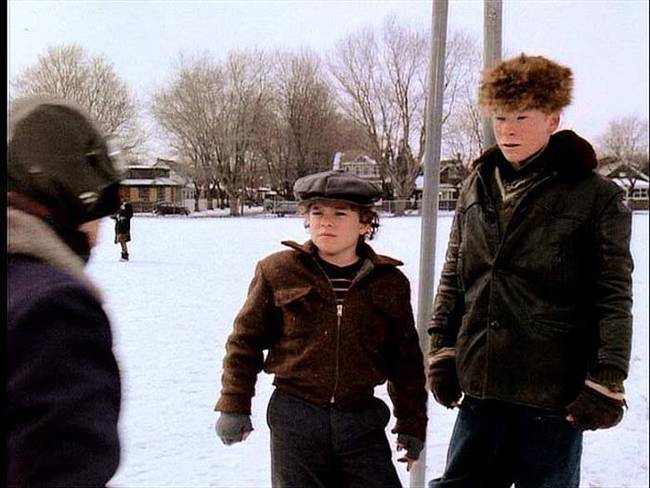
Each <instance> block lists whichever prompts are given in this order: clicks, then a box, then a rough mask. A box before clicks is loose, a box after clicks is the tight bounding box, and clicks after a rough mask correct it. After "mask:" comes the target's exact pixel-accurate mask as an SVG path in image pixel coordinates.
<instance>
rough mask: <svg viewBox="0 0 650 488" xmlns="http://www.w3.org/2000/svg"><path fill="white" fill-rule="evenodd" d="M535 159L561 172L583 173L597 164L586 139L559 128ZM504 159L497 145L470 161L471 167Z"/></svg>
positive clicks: (478, 166) (589, 170) (476, 167)
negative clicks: (541, 160)
mask: <svg viewBox="0 0 650 488" xmlns="http://www.w3.org/2000/svg"><path fill="white" fill-rule="evenodd" d="M537 159H543V160H544V161H546V162H547V163H548V165H549V169H552V170H556V171H558V172H561V173H569V174H574V175H584V174H587V173H589V172H591V171H593V170H594V169H595V168H596V167H597V166H598V159H597V158H596V152H595V151H594V148H593V147H592V146H591V144H589V142H588V141H586V140H585V139H583V138H582V137H580V136H579V135H578V134H576V133H575V132H573V131H571V130H561V131H558V132H556V133H555V134H553V135H551V137H550V139H549V142H548V144H547V146H546V148H545V149H544V151H542V153H541V154H540V155H539V157H538V158H537ZM499 160H501V161H505V158H504V156H503V153H502V152H501V150H500V149H499V147H498V146H496V145H495V146H492V147H490V148H489V149H487V150H486V151H485V152H484V153H483V154H482V155H481V157H480V158H478V159H477V160H475V161H474V162H473V163H472V169H479V168H480V167H481V166H483V165H494V164H497V162H498V161H499ZM508 164H509V163H508Z"/></svg>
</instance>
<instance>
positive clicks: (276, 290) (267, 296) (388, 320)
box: [215, 241, 427, 440]
mask: <svg viewBox="0 0 650 488" xmlns="http://www.w3.org/2000/svg"><path fill="white" fill-rule="evenodd" d="M283 244H285V245H287V246H289V247H290V248H291V250H285V251H281V252H277V253H274V254H272V255H270V256H268V257H266V258H265V259H263V260H262V261H260V262H259V263H258V265H257V268H256V270H255V276H254V277H253V280H252V282H251V284H250V288H249V292H248V297H247V299H246V302H245V304H244V306H243V308H242V309H241V311H240V312H239V314H238V315H237V317H236V319H235V325H234V330H233V332H232V334H231V335H230V337H229V338H228V342H227V344H226V356H225V358H224V361H223V369H224V372H223V376H222V386H223V388H222V391H221V397H220V398H219V401H218V402H217V405H216V407H215V410H218V411H221V412H238V413H250V408H251V398H252V396H253V395H254V393H255V381H256V378H257V374H258V372H259V371H260V370H262V369H264V371H265V372H267V373H271V374H274V375H275V379H274V382H273V383H274V385H275V386H276V387H277V388H279V389H280V390H282V391H284V392H286V393H288V394H291V395H294V396H297V397H300V398H302V399H304V400H306V401H308V402H311V403H314V404H317V405H331V404H333V405H335V406H337V407H338V408H341V409H354V408H355V405H360V404H363V403H364V402H366V401H368V400H369V399H370V398H372V396H373V389H374V387H375V386H376V385H380V384H382V383H384V382H386V381H388V393H389V395H390V397H391V400H392V402H393V407H394V410H393V412H394V415H395V417H396V419H397V424H396V426H395V428H394V429H393V432H396V433H403V434H408V435H412V436H415V437H417V438H419V439H422V440H424V439H425V432H426V423H427V416H426V390H425V376H424V363H423V357H422V353H421V351H420V347H419V343H418V336H417V332H416V329H415V326H414V323H413V312H412V309H411V296H410V286H409V282H408V279H407V278H406V277H405V276H404V274H403V273H402V272H401V271H399V270H398V269H397V268H396V266H398V265H401V264H402V263H401V262H400V261H397V260H395V259H392V258H389V257H386V256H380V255H377V254H375V253H374V251H373V250H372V249H371V248H370V246H368V245H366V244H362V245H361V248H360V252H361V254H362V255H363V256H365V260H364V263H363V266H362V268H361V270H360V272H359V274H358V275H357V277H356V279H355V280H354V282H353V283H352V286H351V287H350V289H349V291H348V293H347V294H346V297H345V301H344V303H343V306H342V307H337V305H336V300H335V295H334V290H333V289H332V286H331V284H330V282H329V280H328V278H327V276H326V274H325V273H324V271H323V270H322V269H321V267H320V266H319V264H318V263H317V261H316V260H315V259H314V252H315V246H314V245H313V243H312V242H311V241H307V242H306V243H305V244H304V245H300V244H297V243H295V242H291V241H285V242H283ZM264 350H268V354H267V355H266V357H264V354H263V351H264Z"/></svg>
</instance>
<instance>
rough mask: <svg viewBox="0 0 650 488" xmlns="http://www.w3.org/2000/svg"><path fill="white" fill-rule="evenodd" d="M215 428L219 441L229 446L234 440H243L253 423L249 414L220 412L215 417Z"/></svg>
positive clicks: (251, 429) (250, 430)
mask: <svg viewBox="0 0 650 488" xmlns="http://www.w3.org/2000/svg"><path fill="white" fill-rule="evenodd" d="M215 429H216V431H217V435H218V436H219V438H220V439H221V441H222V442H223V443H224V444H225V445H227V446H229V445H230V444H235V443H236V442H241V441H245V440H246V438H247V437H248V436H249V434H250V433H251V432H252V431H253V424H252V423H251V417H250V415H246V414H244V413H226V412H222V413H221V415H219V418H218V419H217V424H216V425H215Z"/></svg>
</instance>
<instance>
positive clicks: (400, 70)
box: [329, 18, 476, 211]
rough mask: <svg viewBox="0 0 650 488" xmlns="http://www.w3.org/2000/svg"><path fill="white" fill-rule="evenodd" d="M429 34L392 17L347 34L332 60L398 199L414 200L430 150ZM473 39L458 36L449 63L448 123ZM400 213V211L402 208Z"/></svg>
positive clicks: (350, 108) (346, 104) (348, 109)
mask: <svg viewBox="0 0 650 488" xmlns="http://www.w3.org/2000/svg"><path fill="white" fill-rule="evenodd" d="M428 39H429V36H428V33H427V32H426V31H423V30H416V29H413V28H409V27H407V26H404V25H400V24H398V23H397V22H396V21H395V20H394V19H393V18H387V19H386V21H385V22H384V25H383V28H382V30H381V32H379V33H378V32H376V31H374V30H371V29H365V30H362V31H359V32H357V33H353V34H351V35H349V36H347V37H346V38H344V39H343V40H342V41H341V42H340V43H339V44H338V45H337V47H336V49H335V50H334V52H333V53H332V54H331V56H330V58H329V65H330V69H331V72H332V75H333V76H334V78H335V79H336V80H337V82H338V86H339V88H340V94H341V99H342V108H343V110H344V112H345V114H346V115H347V116H349V117H350V118H351V119H352V120H353V121H354V122H355V123H357V124H359V125H360V126H362V127H364V129H365V131H366V136H367V138H368V140H369V141H371V146H372V154H371V155H372V156H373V157H374V158H375V159H376V160H377V161H378V162H379V166H380V174H381V176H382V179H384V180H386V181H390V183H391V186H392V188H393V190H394V195H395V197H397V198H399V199H408V198H409V197H410V196H411V194H412V192H413V189H414V187H415V179H416V177H417V175H418V172H419V171H420V165H421V161H422V156H423V154H424V135H425V120H424V113H425V102H426V76H427V66H428ZM470 41H471V40H470V39H469V38H468V37H467V36H465V35H463V34H458V33H456V34H453V35H452V36H451V38H450V40H449V42H448V49H447V56H446V61H445V67H446V68H445V80H444V94H445V103H444V113H443V123H444V122H445V121H446V120H447V119H448V118H449V116H450V114H451V113H452V112H453V110H454V108H455V106H456V105H457V104H458V101H457V99H458V98H459V97H461V96H466V93H467V90H463V88H464V87H465V86H467V85H468V84H469V81H468V73H471V72H472V70H473V69H476V68H475V67H474V66H472V65H470V64H469V63H468V62H467V59H468V58H467V51H468V49H469V48H471V42H470ZM398 211H399V210H398Z"/></svg>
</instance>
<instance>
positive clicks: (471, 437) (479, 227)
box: [428, 54, 632, 488]
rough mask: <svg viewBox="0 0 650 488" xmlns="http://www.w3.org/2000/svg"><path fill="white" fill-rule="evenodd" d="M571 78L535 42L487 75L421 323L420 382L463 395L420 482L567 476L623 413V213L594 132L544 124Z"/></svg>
mask: <svg viewBox="0 0 650 488" xmlns="http://www.w3.org/2000/svg"><path fill="white" fill-rule="evenodd" d="M572 85H573V79H572V73H571V70H570V69H569V68H567V67H564V66H561V65H559V64H557V63H555V62H553V61H551V60H549V59H546V58H544V57H541V56H526V55H523V54H522V55H521V56H519V57H517V58H514V59H510V60H507V61H503V62H501V63H499V64H497V65H496V66H495V67H493V68H492V69H490V70H488V71H487V72H485V73H484V74H483V78H482V81H481V84H480V88H479V103H480V105H481V108H482V110H483V111H484V112H485V114H486V115H488V116H490V117H491V118H492V124H493V128H494V134H495V137H496V141H497V145H496V146H494V147H492V148H490V149H488V150H487V151H486V152H485V153H484V154H483V155H482V156H481V157H480V158H479V159H478V160H476V161H475V162H474V168H473V172H472V174H471V176H470V177H469V178H468V179H467V181H466V182H465V184H464V186H463V190H462V192H461V196H460V198H459V204H458V208H457V210H456V214H455V218H454V222H453V224H452V230H451V236H450V240H449V245H448V250H447V255H446V262H445V265H444V268H443V271H442V275H441V278H440V283H439V286H438V291H437V295H436V299H435V303H434V311H433V316H432V320H431V323H430V328H429V334H430V336H431V339H430V340H431V343H430V352H429V357H428V386H429V388H430V389H431V391H432V392H433V396H434V398H435V399H436V401H437V402H438V403H440V404H442V405H444V406H445V407H447V408H454V407H456V406H459V413H458V417H457V420H456V425H455V428H454V433H453V436H452V439H451V443H450V446H449V451H448V455H447V466H446V468H445V472H444V474H443V476H442V477H441V478H439V479H436V480H433V481H431V482H430V484H429V487H430V488H446V487H452V486H453V487H482V486H484V487H489V488H500V487H503V488H506V487H510V486H511V485H512V484H513V483H514V485H515V486H516V487H522V488H523V487H526V488H536V487H539V488H541V487H546V488H551V487H557V488H572V487H575V488H577V487H578V485H579V481H580V458H581V453H582V433H583V431H584V430H595V429H606V428H609V427H613V426H614V425H616V424H617V423H618V422H620V420H621V418H622V417H623V411H624V406H625V400H624V389H623V380H624V379H625V377H626V376H627V372H628V366H629V359H630V344H631V333H632V317H631V304H632V292H631V273H632V258H631V256H630V250H629V242H630V229H631V214H630V211H629V210H628V208H627V207H626V206H625V204H624V201H623V198H624V194H623V191H622V190H621V189H620V188H619V187H618V186H617V185H615V184H614V183H612V182H611V181H610V180H608V179H606V178H603V177H601V176H599V175H598V174H597V173H596V172H595V171H594V169H595V168H596V165H597V161H596V155H595V153H594V150H593V148H592V147H591V145H590V144H589V143H588V142H587V141H585V140H584V139H582V138H580V137H579V136H578V135H576V134H575V133H573V132H571V131H568V130H563V131H559V132H555V131H556V129H557V127H558V124H559V120H560V111H561V110H562V108H564V107H565V106H567V105H568V104H569V103H570V101H571V90H572ZM461 397H462V401H461Z"/></svg>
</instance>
